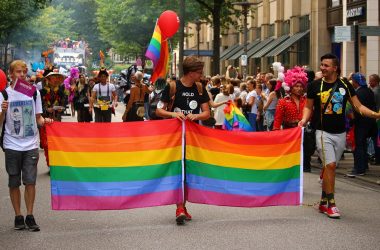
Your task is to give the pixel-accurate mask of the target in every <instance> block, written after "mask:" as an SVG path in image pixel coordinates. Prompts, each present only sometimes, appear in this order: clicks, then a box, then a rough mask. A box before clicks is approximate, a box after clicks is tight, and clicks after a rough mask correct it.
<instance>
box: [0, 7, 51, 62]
mask: <svg viewBox="0 0 380 250" xmlns="http://www.w3.org/2000/svg"><path fill="white" fill-rule="evenodd" d="M50 2H51V0H29V1H24V0H2V1H1V4H0V17H1V18H0V44H1V45H2V46H3V47H4V49H5V51H6V53H5V55H4V60H3V61H2V66H3V68H5V67H7V61H8V58H7V55H8V53H7V51H8V47H9V44H10V42H11V41H10V37H11V33H12V32H14V31H15V30H16V29H17V28H18V27H20V26H23V25H25V23H26V22H27V21H28V20H31V19H33V18H34V17H35V16H36V15H37V14H38V10H40V9H43V8H45V7H47V6H48V5H49V4H50Z"/></svg>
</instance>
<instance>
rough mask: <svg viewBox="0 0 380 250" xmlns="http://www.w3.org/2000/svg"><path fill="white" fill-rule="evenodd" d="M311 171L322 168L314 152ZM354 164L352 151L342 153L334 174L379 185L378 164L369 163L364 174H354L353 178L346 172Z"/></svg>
mask: <svg viewBox="0 0 380 250" xmlns="http://www.w3.org/2000/svg"><path fill="white" fill-rule="evenodd" d="M311 166H312V172H316V171H320V169H321V168H322V166H321V164H320V163H319V162H318V157H317V155H316V154H314V155H313V156H312V158H311ZM353 166H354V156H353V154H352V153H344V158H343V159H341V160H340V161H339V164H338V167H337V168H336V174H337V175H338V176H340V177H344V178H347V179H357V180H361V181H364V182H368V183H371V184H378V185H380V165H371V164H369V170H368V171H367V172H366V174H365V175H364V176H356V177H355V178H350V177H347V176H346V174H347V173H348V172H350V171H351V170H352V168H353Z"/></svg>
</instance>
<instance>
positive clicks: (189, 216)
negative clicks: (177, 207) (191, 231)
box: [184, 207, 192, 220]
mask: <svg viewBox="0 0 380 250" xmlns="http://www.w3.org/2000/svg"><path fill="white" fill-rule="evenodd" d="M184 210H185V215H186V219H185V220H191V218H192V217H191V215H190V214H189V213H188V212H187V209H186V207H184Z"/></svg>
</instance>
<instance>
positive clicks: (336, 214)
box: [326, 206, 340, 219]
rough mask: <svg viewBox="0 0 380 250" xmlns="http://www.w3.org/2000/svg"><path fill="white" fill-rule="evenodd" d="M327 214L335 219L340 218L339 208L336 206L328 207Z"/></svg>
mask: <svg viewBox="0 0 380 250" xmlns="http://www.w3.org/2000/svg"><path fill="white" fill-rule="evenodd" d="M326 214H327V216H328V217H329V218H333V219H339V218H340V213H339V209H338V208H337V207H336V206H332V207H328V208H327V212H326Z"/></svg>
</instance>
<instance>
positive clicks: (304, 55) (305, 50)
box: [297, 35, 310, 65]
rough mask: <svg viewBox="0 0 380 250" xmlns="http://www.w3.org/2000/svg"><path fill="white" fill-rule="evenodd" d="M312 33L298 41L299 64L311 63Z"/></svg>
mask: <svg viewBox="0 0 380 250" xmlns="http://www.w3.org/2000/svg"><path fill="white" fill-rule="evenodd" d="M309 44H310V35H307V36H305V37H303V38H302V39H301V40H299V41H298V43H297V48H298V51H297V57H298V60H297V61H298V64H299V65H309V64H310V47H309Z"/></svg>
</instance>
